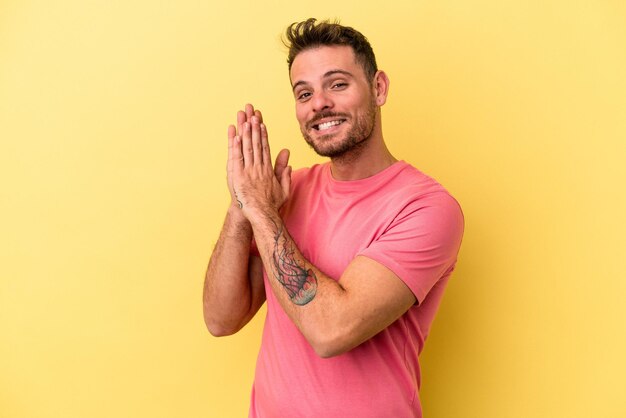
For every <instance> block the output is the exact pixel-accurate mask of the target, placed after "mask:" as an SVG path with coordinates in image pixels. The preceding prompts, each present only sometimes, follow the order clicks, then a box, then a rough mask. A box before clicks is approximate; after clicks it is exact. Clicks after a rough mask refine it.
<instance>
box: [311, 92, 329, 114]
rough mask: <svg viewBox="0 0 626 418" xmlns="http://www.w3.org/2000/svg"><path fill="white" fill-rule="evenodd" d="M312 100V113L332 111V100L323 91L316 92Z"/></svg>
mask: <svg viewBox="0 0 626 418" xmlns="http://www.w3.org/2000/svg"><path fill="white" fill-rule="evenodd" d="M312 99H313V111H314V112H321V111H324V110H327V109H332V107H333V106H334V104H333V101H332V98H331V97H330V96H329V95H328V94H327V93H326V92H325V91H320V92H316V93H315V94H314V95H313V98H312Z"/></svg>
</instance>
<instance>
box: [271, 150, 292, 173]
mask: <svg viewBox="0 0 626 418" xmlns="http://www.w3.org/2000/svg"><path fill="white" fill-rule="evenodd" d="M287 164H289V150H288V149H283V150H280V152H279V153H278V155H277V156H276V162H275V163H274V174H275V175H276V178H278V179H282V177H283V173H284V171H285V168H287Z"/></svg>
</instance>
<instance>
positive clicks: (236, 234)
mask: <svg viewBox="0 0 626 418" xmlns="http://www.w3.org/2000/svg"><path fill="white" fill-rule="evenodd" d="M251 240H252V227H251V226H250V222H248V220H247V219H246V218H245V217H243V215H242V214H241V210H240V209H239V208H235V207H232V206H231V207H230V208H229V210H228V213H227V215H226V219H225V221H224V226H223V227H222V232H221V234H220V237H219V240H218V242H217V244H216V246H215V249H214V250H213V254H212V255H211V260H210V261H209V266H208V268H207V272H206V276H205V280H204V293H203V311H204V322H205V323H206V326H207V328H208V330H209V332H210V333H211V334H213V335H214V336H218V337H219V336H224V335H230V334H234V333H235V332H237V331H239V330H240V329H241V328H242V327H243V326H244V325H246V324H247V323H248V322H249V321H250V319H252V317H254V315H255V314H256V313H257V311H258V310H259V308H260V307H261V305H263V302H265V287H264V286H263V266H262V263H261V259H260V258H259V257H254V256H252V257H251V256H250V242H251Z"/></svg>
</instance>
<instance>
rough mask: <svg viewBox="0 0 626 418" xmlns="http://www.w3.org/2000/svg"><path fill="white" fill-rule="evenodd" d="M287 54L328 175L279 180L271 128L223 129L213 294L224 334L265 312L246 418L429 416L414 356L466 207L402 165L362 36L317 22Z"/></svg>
mask: <svg viewBox="0 0 626 418" xmlns="http://www.w3.org/2000/svg"><path fill="white" fill-rule="evenodd" d="M286 41H287V43H288V46H289V48H290V50H289V58H288V63H289V69H290V80H291V85H292V89H293V94H294V97H295V101H296V118H297V119H298V122H299V124H300V129H301V131H302V134H303V136H304V138H305V140H306V141H307V142H308V143H309V144H310V145H311V146H312V147H313V149H314V150H315V151H316V152H317V153H318V154H320V155H323V156H327V157H330V162H328V163H326V164H322V165H315V166H313V167H311V168H305V169H301V170H297V171H295V172H293V174H292V171H291V167H289V166H288V158H289V153H288V151H287V150H282V151H281V152H280V153H279V154H278V157H277V158H276V162H275V164H274V165H273V166H272V162H271V160H270V151H269V144H268V134H267V129H266V127H265V124H264V122H263V119H262V115H261V113H260V112H259V111H258V110H254V109H253V107H252V106H251V105H247V106H246V108H245V110H244V111H240V112H239V113H238V114H237V127H235V126H230V127H229V128H228V144H229V148H228V149H229V153H228V165H227V167H228V187H229V190H230V192H231V196H232V204H231V206H230V208H229V209H228V213H227V216H226V220H225V222H224V226H223V230H222V233H221V235H220V238H219V241H218V243H217V245H216V248H215V251H214V252H213V255H212V256H211V260H210V262H209V267H208V270H207V275H206V280H205V288H204V318H205V321H206V324H207V327H208V329H209V331H210V332H211V333H212V334H213V335H216V336H221V335H229V334H232V333H235V332H237V331H238V330H239V329H241V328H242V327H243V326H244V325H245V324H246V323H247V322H248V321H249V320H250V319H251V318H252V317H253V316H254V315H255V313H256V312H257V311H258V309H259V307H260V306H261V305H262V304H263V303H264V301H265V300H267V303H268V308H267V318H266V322H265V327H264V331H263V340H262V344H261V349H260V352H259V357H258V361H257V368H256V376H255V382H254V387H253V390H252V399H251V405H250V416H251V417H271V418H273V417H312V416H320V417H325V418H329V417H341V418H345V417H359V418H364V417H394V418H401V417H421V407H420V401H419V395H418V388H419V385H420V370H419V364H418V353H419V352H420V351H421V350H422V347H423V344H424V340H425V338H426V335H427V334H428V331H429V329H430V325H431V323H432V320H433V317H434V315H435V312H436V310H437V307H438V306H439V302H440V300H441V297H442V295H443V291H444V287H445V285H446V283H447V281H448V278H449V277H450V274H451V272H452V270H453V269H454V266H455V263H456V256H457V252H458V249H459V246H460V244H461V237H462V234H463V216H462V213H461V210H460V208H459V206H458V204H457V202H456V201H455V200H454V199H453V198H452V197H451V196H450V195H449V194H448V193H447V192H446V190H445V189H444V188H443V187H442V186H441V185H439V184H438V183H437V182H435V181H434V180H433V179H431V178H430V177H428V176H426V175H424V174H423V173H421V172H420V171H418V170H417V169H415V168H413V167H411V166H410V165H409V164H407V163H405V162H403V161H398V160H396V159H395V158H394V157H393V156H392V155H391V153H390V152H389V150H388V149H387V147H386V145H385V142H384V140H383V133H382V125H381V111H380V107H381V106H382V105H383V104H385V101H386V99H387V93H388V89H389V79H388V78H387V75H386V74H385V73H384V72H383V71H379V70H378V69H377V66H376V61H375V58H374V53H373V52H372V49H371V47H370V45H369V43H368V42H367V40H366V38H365V37H364V36H363V35H362V34H360V33H359V32H357V31H355V30H354V29H352V28H349V27H344V26H341V25H339V24H334V23H329V22H316V21H315V19H309V20H307V21H305V22H300V23H297V24H293V25H291V26H290V27H289V28H288V29H287V33H286Z"/></svg>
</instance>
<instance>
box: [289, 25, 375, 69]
mask: <svg viewBox="0 0 626 418" xmlns="http://www.w3.org/2000/svg"><path fill="white" fill-rule="evenodd" d="M283 43H284V44H285V46H286V47H287V48H289V54H288V56H287V64H289V70H290V71H291V65H292V64H293V61H294V60H295V59H296V57H297V56H298V54H299V53H300V52H302V51H306V50H308V49H312V48H317V47H320V46H335V45H345V46H350V47H351V48H352V50H353V52H354V57H355V59H356V61H357V62H358V63H359V64H360V65H361V67H363V71H364V72H365V76H366V77H367V78H368V79H369V81H372V80H373V79H374V75H375V74H376V71H378V66H377V65H376V57H375V56H374V51H373V50H372V46H371V45H370V43H369V42H368V40H367V38H366V37H365V36H363V34H362V33H361V32H359V31H357V30H356V29H353V28H351V27H348V26H343V25H340V24H339V21H338V20H336V21H333V22H331V21H329V20H322V21H317V19H315V18H310V19H307V20H305V21H303V22H294V23H292V24H291V25H289V27H288V28H287V30H286V31H285V37H284V38H283Z"/></svg>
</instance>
